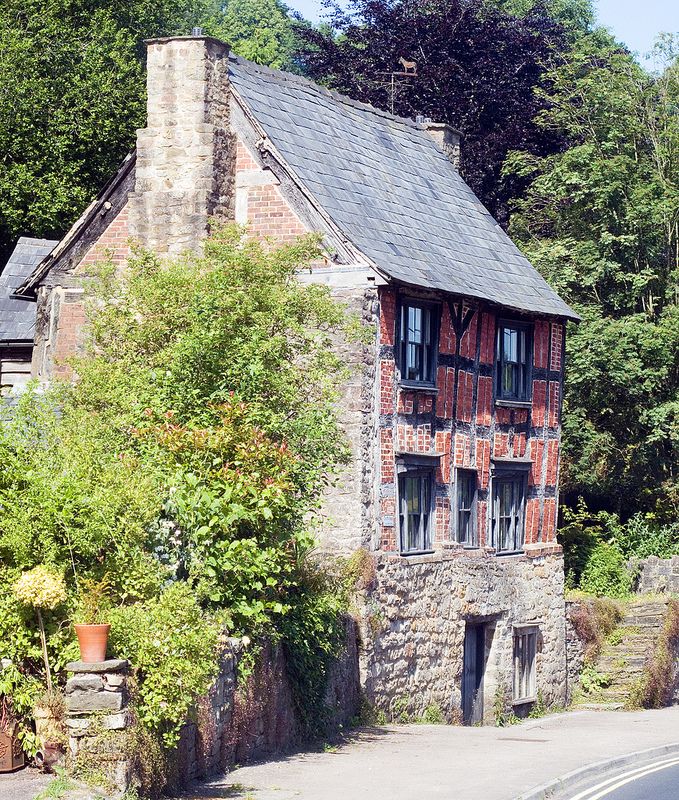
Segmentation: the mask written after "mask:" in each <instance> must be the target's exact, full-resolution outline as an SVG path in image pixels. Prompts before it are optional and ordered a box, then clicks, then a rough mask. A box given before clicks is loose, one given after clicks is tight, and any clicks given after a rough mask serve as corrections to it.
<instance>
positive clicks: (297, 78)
mask: <svg viewBox="0 0 679 800" xmlns="http://www.w3.org/2000/svg"><path fill="white" fill-rule="evenodd" d="M229 61H233V62H234V63H236V64H240V65H242V66H245V67H252V69H253V71H254V72H261V73H262V74H263V75H267V76H269V77H272V78H277V79H278V80H281V81H284V82H287V83H296V84H298V85H301V86H305V87H307V88H309V89H312V90H314V91H316V92H318V93H319V94H324V95H326V96H327V97H331V98H332V99H333V100H336V101H337V102H340V103H343V104H344V105H348V106H351V107H352V108H356V109H359V110H361V111H368V112H370V113H371V114H375V115H376V116H378V117H384V118H385V119H388V120H391V121H393V122H398V123H401V124H403V125H406V126H407V127H409V128H411V129H413V130H416V131H422V132H425V133H426V130H425V128H424V127H423V126H422V125H421V124H420V123H418V122H415V120H414V119H411V118H410V117H401V116H399V115H398V114H392V113H390V112H389V111H384V110H383V109H381V108H377V106H374V105H372V104H371V103H363V102H362V101H360V100H355V99H354V98H353V97H350V96H349V95H348V94H342V92H337V91H335V90H334V89H328V88H327V87H326V86H323V85H322V84H320V83H316V82H315V81H312V80H311V79H310V78H305V77H304V75H297V74H296V73H294V72H288V71H286V70H282V69H273V67H266V66H264V65H263V64H257V63H256V62H255V61H248V59H247V58H243V57H242V56H239V55H236V54H235V53H233V52H231V53H229Z"/></svg>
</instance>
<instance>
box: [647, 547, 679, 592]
mask: <svg viewBox="0 0 679 800" xmlns="http://www.w3.org/2000/svg"><path fill="white" fill-rule="evenodd" d="M638 568H639V579H638V583H637V592H638V593H639V594H649V593H654V594H662V593H666V594H679V556H674V557H673V558H666V559H662V558H658V557H657V556H650V557H649V558H645V559H644V560H643V561H640V562H638Z"/></svg>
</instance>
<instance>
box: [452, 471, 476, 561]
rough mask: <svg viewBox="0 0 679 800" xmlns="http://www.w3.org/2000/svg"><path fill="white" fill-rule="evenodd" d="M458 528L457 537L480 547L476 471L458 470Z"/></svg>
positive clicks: (464, 543) (471, 545)
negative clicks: (477, 523) (477, 524)
mask: <svg viewBox="0 0 679 800" xmlns="http://www.w3.org/2000/svg"><path fill="white" fill-rule="evenodd" d="M456 495H457V505H456V509H457V529H456V539H457V541H458V542H460V544H463V545H465V546H466V547H478V545H479V542H478V537H477V526H476V473H475V472H472V471H471V470H458V472H457V491H456Z"/></svg>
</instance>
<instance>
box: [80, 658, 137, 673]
mask: <svg viewBox="0 0 679 800" xmlns="http://www.w3.org/2000/svg"><path fill="white" fill-rule="evenodd" d="M129 665H130V664H129V661H127V659H124V658H109V659H108V660H107V661H97V662H95V663H92V664H88V663H87V662H85V661H71V662H70V663H69V664H66V670H67V671H68V672H73V673H75V674H81V673H88V672H89V673H94V674H99V673H102V672H122V673H125V672H127V669H128V667H129Z"/></svg>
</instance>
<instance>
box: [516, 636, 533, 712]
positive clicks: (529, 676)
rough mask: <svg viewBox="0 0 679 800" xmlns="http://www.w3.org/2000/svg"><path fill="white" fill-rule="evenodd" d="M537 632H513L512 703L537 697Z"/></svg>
mask: <svg viewBox="0 0 679 800" xmlns="http://www.w3.org/2000/svg"><path fill="white" fill-rule="evenodd" d="M537 639H538V632H537V629H536V628H520V629H519V630H517V631H515V632H514V701H515V702H518V701H522V700H534V699H535V697H536V696H537V688H536V685H535V684H536V681H535V653H536V651H537V646H536V645H537Z"/></svg>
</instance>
